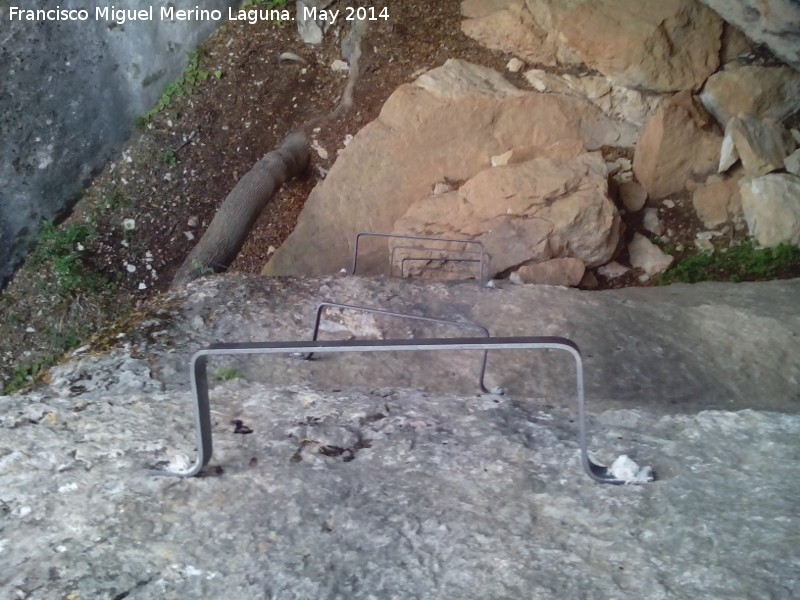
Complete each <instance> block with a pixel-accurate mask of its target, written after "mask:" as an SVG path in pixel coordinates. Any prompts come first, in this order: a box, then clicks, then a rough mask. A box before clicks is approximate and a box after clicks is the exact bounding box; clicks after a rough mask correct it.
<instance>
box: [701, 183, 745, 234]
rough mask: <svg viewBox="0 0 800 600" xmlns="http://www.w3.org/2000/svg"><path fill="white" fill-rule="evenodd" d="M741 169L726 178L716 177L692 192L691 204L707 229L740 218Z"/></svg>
mask: <svg viewBox="0 0 800 600" xmlns="http://www.w3.org/2000/svg"><path fill="white" fill-rule="evenodd" d="M743 175H744V174H743V173H742V172H741V171H739V172H737V173H735V174H734V175H732V176H731V177H728V178H724V179H723V178H717V179H715V180H713V181H710V182H708V183H707V184H706V185H704V186H702V187H700V188H698V189H697V190H695V191H694V193H693V194H692V204H693V205H694V210H695V212H696V213H697V216H698V218H699V219H700V220H701V221H702V222H703V226H704V227H706V228H707V229H713V228H715V227H718V226H720V225H722V224H724V223H727V222H728V221H731V220H735V221H739V220H741V218H742V197H741V195H740V194H739V181H740V180H741V179H742V177H743Z"/></svg>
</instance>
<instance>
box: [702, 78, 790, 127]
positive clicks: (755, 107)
mask: <svg viewBox="0 0 800 600" xmlns="http://www.w3.org/2000/svg"><path fill="white" fill-rule="evenodd" d="M700 101H701V102H702V103H703V106H705V107H706V110H708V112H710V113H711V114H712V115H714V117H716V119H717V121H719V122H720V123H721V124H723V125H724V124H726V123H727V122H728V121H729V120H730V119H732V118H733V117H736V116H738V115H739V114H741V113H746V114H750V115H753V116H756V117H761V118H767V119H777V120H779V121H780V120H783V119H786V118H787V117H789V116H790V115H792V114H794V113H796V112H797V111H798V110H800V73H798V72H797V71H795V70H793V69H790V68H789V67H760V66H755V65H747V66H741V65H738V64H737V63H732V64H731V65H729V66H728V67H727V68H726V69H725V70H724V71H720V72H719V73H715V74H714V75H712V76H711V77H709V78H708V81H707V82H706V84H705V86H704V87H703V91H702V92H701V93H700Z"/></svg>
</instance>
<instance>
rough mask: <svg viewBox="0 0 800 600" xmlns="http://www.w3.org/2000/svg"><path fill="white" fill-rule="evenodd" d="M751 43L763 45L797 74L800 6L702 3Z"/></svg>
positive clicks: (786, 0) (757, 0) (789, 2)
mask: <svg viewBox="0 0 800 600" xmlns="http://www.w3.org/2000/svg"><path fill="white" fill-rule="evenodd" d="M701 2H703V3H705V4H707V5H708V6H710V7H711V8H713V9H714V10H715V11H716V12H717V13H719V14H720V15H721V16H722V18H723V19H725V20H726V21H728V22H729V23H733V24H734V25H736V27H738V28H739V29H741V30H742V31H744V33H745V34H747V37H749V38H750V39H752V40H755V41H756V42H759V43H762V44H766V45H767V46H769V48H770V50H772V52H774V53H775V54H776V55H777V56H780V57H781V58H782V59H783V60H785V61H786V62H787V63H788V64H790V65H792V66H793V67H794V68H795V69H797V70H800V3H798V2H797V0H738V1H737V2H730V0H701Z"/></svg>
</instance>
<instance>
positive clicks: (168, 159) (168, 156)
mask: <svg viewBox="0 0 800 600" xmlns="http://www.w3.org/2000/svg"><path fill="white" fill-rule="evenodd" d="M161 158H162V159H163V160H164V162H165V163H167V164H168V165H169V166H170V167H174V166H175V165H177V164H178V155H177V154H175V151H174V150H165V151H164V153H163V154H162V155H161Z"/></svg>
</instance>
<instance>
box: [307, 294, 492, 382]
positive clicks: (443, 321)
mask: <svg viewBox="0 0 800 600" xmlns="http://www.w3.org/2000/svg"><path fill="white" fill-rule="evenodd" d="M326 307H327V308H343V309H345V310H357V311H361V312H365V313H370V314H375V315H384V316H387V317H396V318H400V319H413V320H414V321H425V322H427V323H436V324H438V325H451V326H453V327H460V328H461V329H477V330H478V331H480V332H481V333H482V334H483V336H484V337H486V338H488V337H491V336H490V334H489V330H488V329H486V327H484V326H483V325H478V324H477V323H470V322H467V323H464V322H460V321H450V320H446V319H434V318H433V317H418V316H417V315H408V314H405V313H398V312H391V311H388V310H379V309H377V308H367V307H365V306H354V305H352V304H340V303H338V302H320V303H319V305H318V306H317V316H316V319H315V320H314V333H313V335H312V336H311V341H316V340H317V336H318V335H319V327H320V323H321V321H322V311H323V310H324V309H325V308H326ZM313 356H314V353H313V352H309V353H308V354H307V355H306V356H305V359H306V360H311V358H312V357H313ZM488 357H489V351H488V350H484V351H483V363H482V364H481V374H480V376H479V377H478V385H479V386H480V388H481V391H482V392H484V393H487V394H488V393H489V390H488V389H487V387H486V385H484V375H485V374H486V361H487V359H488Z"/></svg>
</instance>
